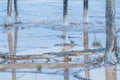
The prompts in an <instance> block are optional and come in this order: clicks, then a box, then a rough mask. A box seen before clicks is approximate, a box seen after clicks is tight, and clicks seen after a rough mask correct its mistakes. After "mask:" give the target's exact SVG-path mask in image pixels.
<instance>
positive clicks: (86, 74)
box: [83, 0, 90, 79]
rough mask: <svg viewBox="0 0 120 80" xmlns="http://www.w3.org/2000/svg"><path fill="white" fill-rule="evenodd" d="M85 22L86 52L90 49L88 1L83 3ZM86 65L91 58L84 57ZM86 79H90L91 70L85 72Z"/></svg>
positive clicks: (85, 0)
mask: <svg viewBox="0 0 120 80" xmlns="http://www.w3.org/2000/svg"><path fill="white" fill-rule="evenodd" d="M83 6H84V7H83V21H84V26H83V27H84V40H83V41H84V50H87V49H88V0H84V2H83ZM84 59H85V63H86V64H87V62H88V59H89V56H88V55H85V56H84ZM85 77H86V78H87V79H88V78H89V77H90V72H89V70H85Z"/></svg>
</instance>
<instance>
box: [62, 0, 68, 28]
mask: <svg viewBox="0 0 120 80" xmlns="http://www.w3.org/2000/svg"><path fill="white" fill-rule="evenodd" d="M67 13H68V0H63V26H67V25H68V22H67V15H68V14H67Z"/></svg>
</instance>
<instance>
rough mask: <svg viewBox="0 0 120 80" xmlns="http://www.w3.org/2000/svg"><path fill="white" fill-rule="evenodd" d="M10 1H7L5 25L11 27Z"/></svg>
mask: <svg viewBox="0 0 120 80" xmlns="http://www.w3.org/2000/svg"><path fill="white" fill-rule="evenodd" d="M11 11H12V0H8V5H7V20H6V25H11Z"/></svg>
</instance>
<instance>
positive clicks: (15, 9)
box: [14, 0, 18, 23]
mask: <svg viewBox="0 0 120 80" xmlns="http://www.w3.org/2000/svg"><path fill="white" fill-rule="evenodd" d="M14 12H15V22H16V23H17V22H18V6H17V0H14Z"/></svg>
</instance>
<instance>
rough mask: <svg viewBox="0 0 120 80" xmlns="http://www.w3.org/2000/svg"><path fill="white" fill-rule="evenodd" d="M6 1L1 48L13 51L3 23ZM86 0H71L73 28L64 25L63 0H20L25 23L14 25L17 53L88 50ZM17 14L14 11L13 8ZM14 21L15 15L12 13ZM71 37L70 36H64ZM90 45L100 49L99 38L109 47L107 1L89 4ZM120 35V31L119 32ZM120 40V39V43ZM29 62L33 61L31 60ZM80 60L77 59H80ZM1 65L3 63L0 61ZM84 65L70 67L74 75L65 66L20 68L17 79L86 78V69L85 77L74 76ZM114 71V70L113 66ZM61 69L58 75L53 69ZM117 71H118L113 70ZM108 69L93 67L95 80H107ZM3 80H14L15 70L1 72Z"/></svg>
mask: <svg viewBox="0 0 120 80" xmlns="http://www.w3.org/2000/svg"><path fill="white" fill-rule="evenodd" d="M6 2H7V0H1V1H0V12H1V13H0V51H1V52H9V48H8V39H7V36H8V35H7V32H8V31H7V28H5V27H4V26H3V24H4V23H5V18H6V10H7V9H6V8H7V7H6V6H7V5H6ZM82 4H83V2H82V0H81V1H80V0H69V7H68V12H69V13H68V16H69V17H68V20H69V27H66V28H65V27H62V23H63V21H62V20H63V18H62V13H63V12H62V9H63V4H62V0H52V1H47V0H36V1H34V0H26V1H24V0H19V1H18V6H19V19H20V21H21V22H22V24H19V25H13V27H11V29H10V31H11V33H12V36H14V30H15V26H17V27H18V42H17V43H18V44H17V52H16V54H17V55H30V54H34V55H39V54H43V53H46V52H60V51H64V50H65V51H72V50H83V49H84V44H83V43H84V40H83V38H84V32H83V30H84V24H83V17H82V16H83V5H82ZM119 4H120V1H119V0H116V27H117V29H118V28H119V22H120V10H119ZM13 13H14V11H13ZM12 23H14V14H13V15H12ZM64 33H65V36H67V39H65V38H63V36H64ZM88 36H89V44H88V46H89V48H90V49H93V48H96V47H95V46H94V45H93V42H94V41H99V42H100V46H98V47H97V48H105V41H106V40H105V38H106V35H105V2H104V0H99V1H96V0H91V1H90V3H89V24H88ZM118 36H119V34H118ZM118 41H119V37H118ZM64 43H72V44H73V45H70V46H69V47H64V46H63V44H64ZM119 45H120V43H119V42H118V46H119ZM28 62H29V61H28ZM76 62H77V60H76ZM0 65H1V64H0ZM79 69H81V68H77V69H73V68H71V69H70V71H71V72H70V75H69V78H68V76H66V75H65V76H64V74H63V73H64V72H63V71H64V70H63V69H58V70H57V69H45V68H43V69H42V72H40V73H37V70H36V69H22V70H17V71H18V72H17V74H16V75H17V76H16V79H17V80H43V79H44V80H85V79H84V77H85V75H84V71H81V72H80V73H79V74H78V75H80V76H82V77H83V79H78V78H76V77H75V76H74V75H75V73H76V72H77V71H79ZM111 70H112V69H111ZM56 71H60V72H58V73H56V74H50V73H51V72H56ZM113 71H115V70H113ZM116 72H117V74H116V75H114V76H117V80H120V77H119V76H120V66H119V65H117V70H116ZM106 77H107V76H106V75H105V68H104V67H102V68H95V69H91V70H90V79H91V80H106ZM0 80H12V73H11V72H9V70H8V71H5V72H4V71H3V72H2V71H1V72H0Z"/></svg>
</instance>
